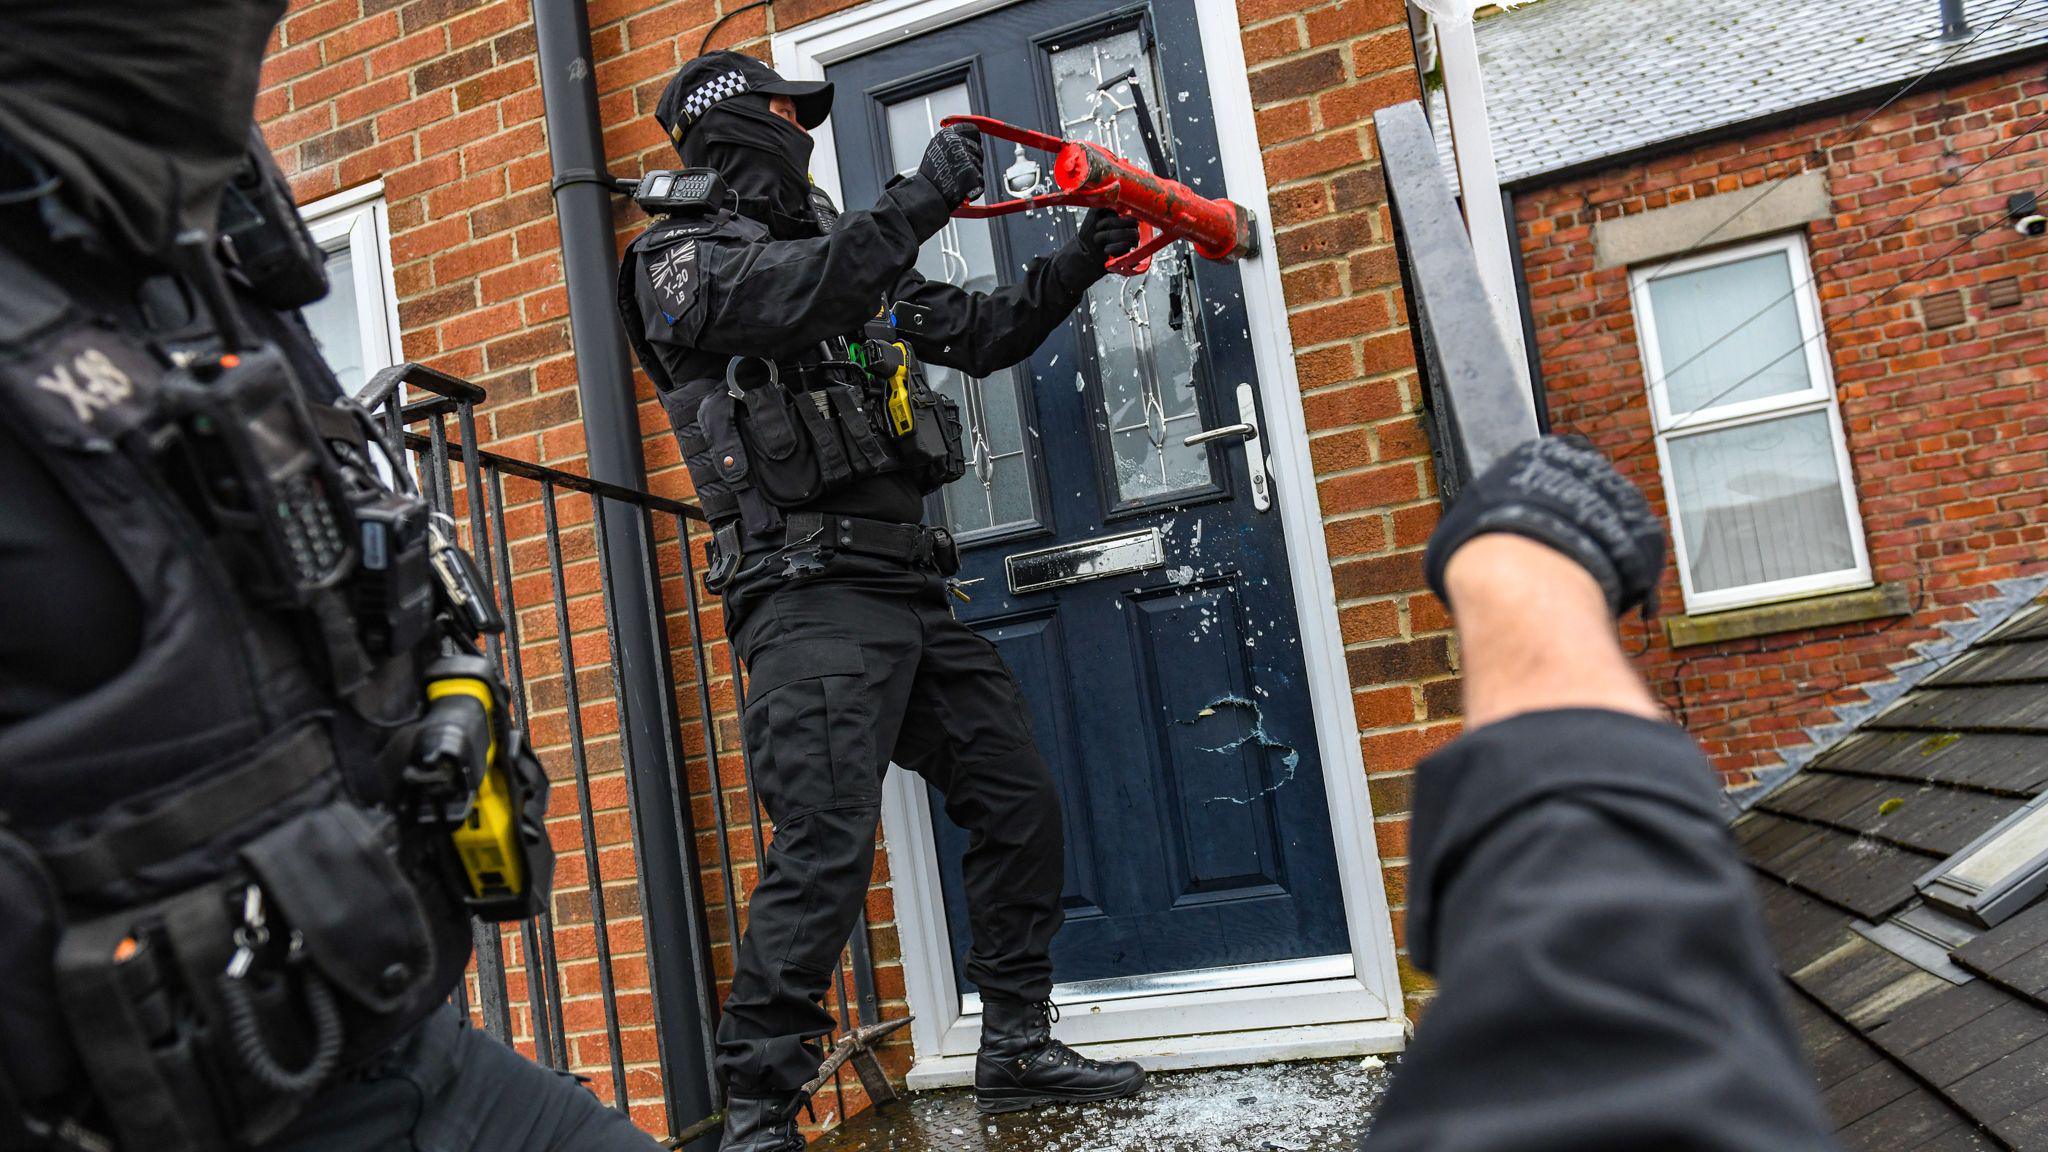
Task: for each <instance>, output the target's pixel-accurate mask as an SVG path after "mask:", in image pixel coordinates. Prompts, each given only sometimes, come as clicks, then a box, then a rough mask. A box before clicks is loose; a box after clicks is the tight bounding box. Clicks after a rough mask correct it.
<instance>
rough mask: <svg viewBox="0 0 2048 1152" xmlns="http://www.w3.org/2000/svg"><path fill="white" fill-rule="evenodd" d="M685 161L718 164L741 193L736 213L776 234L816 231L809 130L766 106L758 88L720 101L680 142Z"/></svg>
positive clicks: (727, 182) (788, 235)
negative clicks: (755, 90) (812, 207)
mask: <svg viewBox="0 0 2048 1152" xmlns="http://www.w3.org/2000/svg"><path fill="white" fill-rule="evenodd" d="M678 151H679V152H680V153H681V154H682V158H683V163H684V164H687V165H690V166H692V167H696V166H698V165H703V166H706V167H710V168H716V169H718V174H719V175H720V176H722V177H724V178H725V186H726V187H727V188H729V189H731V190H732V192H733V194H734V195H736V196H738V197H739V201H740V215H742V216H746V217H748V218H750V219H753V220H758V221H760V222H761V223H763V224H766V225H767V226H768V230H769V232H770V233H771V234H772V235H773V236H774V237H775V238H776V239H778V240H794V239H798V238H801V237H804V236H815V235H817V234H818V225H817V222H816V221H815V220H814V219H813V218H812V216H811V177H810V170H811V136H810V133H808V132H805V131H804V130H803V129H801V128H799V127H797V126H796V125H794V124H791V123H790V122H789V121H787V120H784V119H783V118H782V117H780V116H777V115H776V114H775V113H773V112H770V111H769V110H768V98H767V97H766V96H762V95H760V94H758V93H748V94H746V95H741V96H734V97H732V98H730V99H727V100H723V101H720V102H719V103H718V104H716V105H714V106H713V107H712V108H711V110H710V111H708V112H706V113H705V114H704V116H703V118H702V119H700V120H698V121H697V123H696V125H695V126H694V127H692V128H691V129H690V131H689V134H688V135H686V136H684V137H683V142H682V145H681V146H680V147H679V148H678Z"/></svg>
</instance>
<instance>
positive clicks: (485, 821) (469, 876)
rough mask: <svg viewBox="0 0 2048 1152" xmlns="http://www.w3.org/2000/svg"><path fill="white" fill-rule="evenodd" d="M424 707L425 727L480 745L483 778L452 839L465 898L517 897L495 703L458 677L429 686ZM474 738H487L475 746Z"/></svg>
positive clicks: (473, 680)
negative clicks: (457, 733) (463, 735)
mask: <svg viewBox="0 0 2048 1152" xmlns="http://www.w3.org/2000/svg"><path fill="white" fill-rule="evenodd" d="M427 701H428V724H429V725H430V726H431V725H435V724H436V723H437V722H438V723H443V724H446V725H448V726H449V727H451V728H455V729H462V730H467V732H468V733H470V734H471V737H470V742H471V747H472V749H473V748H474V744H475V743H482V744H483V745H484V749H483V751H484V763H483V777H482V779H481V780H479V781H478V782H477V785H476V793H475V796H474V798H473V800H472V801H471V803H470V805H469V813H468V815H467V816H465V817H464V818H463V820H462V822H461V823H460V824H458V825H456V827H455V831H454V832H453V833H452V834H451V839H452V840H453V841H454V844H455V855H456V858H457V859H459V860H460V861H461V862H462V871H463V875H464V878H465V879H466V880H467V881H468V884H469V895H470V897H471V898H472V899H475V900H499V899H504V898H507V897H517V896H519V895H520V894H521V893H523V892H525V891H526V869H525V865H524V856H523V855H522V853H521V850H520V841H519V814H518V812H517V811H516V808H515V805H514V802H513V796H512V785H511V782H510V781H509V780H508V779H507V778H506V774H505V765H504V763H503V762H502V761H501V759H500V758H499V752H500V749H499V747H498V701H497V698H496V696H495V695H494V694H493V692H492V690H491V685H490V684H489V683H487V682H486V681H484V680H483V679H482V678H480V677H477V676H469V675H462V674H459V673H457V674H451V675H444V676H440V677H438V678H435V679H433V680H430V681H428V683H427ZM479 733H487V735H484V738H483V739H482V740H481V741H477V740H475V735H476V734H479ZM472 754H474V753H473V751H472Z"/></svg>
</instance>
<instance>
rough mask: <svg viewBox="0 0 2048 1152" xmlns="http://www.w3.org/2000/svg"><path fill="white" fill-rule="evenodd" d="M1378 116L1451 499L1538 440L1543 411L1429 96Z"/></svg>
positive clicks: (1429, 411) (1434, 446) (1432, 425)
mask: <svg viewBox="0 0 2048 1152" xmlns="http://www.w3.org/2000/svg"><path fill="white" fill-rule="evenodd" d="M1373 124H1374V127H1375V128H1377V130H1378V133H1379V142H1380V160H1381V164H1382V165H1383V166H1384V168H1385V171H1386V178H1387V204H1388V208H1389V210H1390V212H1391V213H1392V216H1393V224H1394V247H1395V251H1396V252H1397V253H1398V255H1399V259H1400V265H1401V284H1402V287H1403V288H1404V289H1405V290H1406V293H1407V297H1408V312H1409V316H1410V324H1409V329H1408V330H1409V333H1410V335H1411V336H1412V337H1413V339H1414V341H1415V362H1416V364H1417V365H1418V366H1419V367H1420V369H1421V372H1422V382H1423V410H1424V414H1425V416H1426V419H1425V421H1424V424H1425V426H1426V427H1427V428H1428V429H1429V442H1430V451H1431V454H1432V455H1433V456H1435V458H1436V475H1437V486H1438V488H1439V490H1440V491H1441V492H1442V494H1443V497H1444V499H1445V500H1446V501H1449V500H1450V499H1452V498H1453V497H1455V496H1456V495H1457V491H1458V486H1459V485H1460V484H1461V483H1463V482H1464V481H1466V480H1468V479H1470V478H1471V477H1473V476H1475V475H1477V474H1479V473H1481V472H1484V471H1485V470H1486V468H1487V466H1488V465H1491V464H1492V463H1493V462H1494V461H1495V460H1498V459H1499V458H1500V457H1501V456H1503V455H1504V454H1506V453H1507V452H1508V450H1509V449H1511V448H1513V447H1514V446H1515V445H1517V444H1520V443H1523V442H1524V441H1527V440H1533V439H1535V438H1536V435H1537V428H1536V416H1535V412H1534V411H1533V409H1532V408H1531V406H1530V404H1529V400H1528V397H1527V396H1526V395H1525V394H1524V393H1523V384H1522V377H1521V373H1520V372H1518V371H1517V370H1516V368H1515V363H1514V361H1513V360H1512V359H1511V358H1510V356H1509V353H1508V345H1507V342H1506V341H1505V340H1504V339H1503V338H1502V337H1501V332H1500V328H1499V327H1498V325H1497V323H1496V321H1495V319H1494V313H1493V309H1492V307H1491V306H1490V304H1489V303H1488V301H1487V298H1486V288H1485V285H1484V283H1483V282H1482V281H1481V279H1480V276H1479V261H1478V259H1477V258H1476V257H1474V256H1473V254H1472V240H1471V238H1470V237H1469V236H1468V235H1466V232H1465V221H1464V218H1463V216H1462V215H1461V214H1460V213H1459V212H1458V205H1457V201H1456V200H1454V199H1453V198H1452V196H1451V187H1450V183H1449V181H1447V180H1445V179H1444V173H1443V167H1442V165H1441V163H1440V162H1439V159H1438V155H1437V149H1436V139H1435V137H1434V136H1433V135H1432V134H1431V132H1430V129H1429V119H1428V117H1427V115H1425V114H1424V112H1423V109H1422V105H1421V104H1419V103H1416V102H1414V101H1410V102H1408V103H1406V104H1396V105H1394V106H1393V107H1391V108H1382V109H1380V110H1379V111H1378V112H1377V113H1375V114H1374V116H1373Z"/></svg>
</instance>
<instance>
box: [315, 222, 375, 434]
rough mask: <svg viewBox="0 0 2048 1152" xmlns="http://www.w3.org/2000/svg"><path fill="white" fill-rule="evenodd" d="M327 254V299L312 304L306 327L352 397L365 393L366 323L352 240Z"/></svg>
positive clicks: (325, 297)
mask: <svg viewBox="0 0 2048 1152" xmlns="http://www.w3.org/2000/svg"><path fill="white" fill-rule="evenodd" d="M326 251H327V284H328V288H327V295H326V296H323V297H321V298H320V299H318V300H315V301H314V302H313V303H311V304H308V305H307V306H306V307H305V309H304V313H305V317H306V325H307V326H308V327H310V328H311V329H312V330H313V339H314V340H315V341H317V342H318V343H319V345H320V358H321V359H323V360H325V361H327V366H328V367H329V368H332V369H334V375H335V376H336V377H337V378H338V379H339V380H340V381H341V386H342V388H343V389H344V390H346V391H347V392H348V393H349V394H350V395H351V396H353V395H354V394H356V393H357V392H360V391H362V390H363V384H364V383H365V380H364V378H363V322H362V314H361V312H360V311H359V305H358V303H357V301H356V258H355V256H354V254H352V253H351V252H350V251H349V246H348V237H346V236H344V237H342V238H341V239H340V240H338V241H336V242H335V244H334V246H333V247H332V248H329V249H327V250H326Z"/></svg>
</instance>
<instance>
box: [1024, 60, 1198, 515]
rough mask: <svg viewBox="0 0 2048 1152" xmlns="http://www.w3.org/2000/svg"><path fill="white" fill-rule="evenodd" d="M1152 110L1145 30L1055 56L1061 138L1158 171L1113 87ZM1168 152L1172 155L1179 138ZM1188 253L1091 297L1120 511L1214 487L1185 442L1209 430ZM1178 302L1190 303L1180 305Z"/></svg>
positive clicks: (1112, 281) (1116, 280)
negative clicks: (1199, 385)
mask: <svg viewBox="0 0 2048 1152" xmlns="http://www.w3.org/2000/svg"><path fill="white" fill-rule="evenodd" d="M1134 70H1135V73H1134V74H1135V76H1136V79H1137V82H1138V83H1139V84H1140V85H1142V86H1144V88H1145V98H1146V103H1147V105H1148V106H1149V107H1151V108H1153V109H1157V108H1159V107H1160V103H1161V102H1160V99H1159V84H1158V82H1157V80H1156V79H1155V76H1156V75H1157V73H1156V71H1155V70H1154V68H1153V67H1152V60H1151V55H1150V53H1149V52H1147V50H1146V48H1145V45H1144V41H1143V40H1142V39H1141V38H1140V36H1139V32H1138V29H1136V28H1130V29H1126V30H1124V31H1121V32H1115V33H1112V34H1110V35H1108V36H1103V37H1101V38H1099V39H1095V40H1090V41H1087V42H1086V43H1082V44H1074V45H1069V46H1067V47H1065V48H1061V49H1059V50H1058V51H1056V52H1054V53H1053V54H1052V75H1053V86H1054V89H1055V93H1056V99H1057V100H1058V102H1059V114H1060V135H1062V136H1064V137H1066V138H1067V139H1070V140H1088V141H1092V142H1094V143H1096V144H1100V145H1102V146H1103V147H1104V148H1107V149H1109V150H1110V151H1112V152H1115V153H1116V154H1117V155H1119V156H1124V157H1127V158H1129V159H1130V160H1132V161H1133V162H1134V163H1137V164H1141V165H1145V166H1147V167H1149V166H1150V161H1149V160H1148V159H1147V158H1146V155H1145V143H1144V137H1143V135H1142V134H1141V133H1140V130H1139V127H1138V115H1139V113H1138V108H1137V102H1136V101H1135V100H1133V99H1132V97H1131V88H1130V85H1129V84H1127V83H1126V84H1116V83H1112V84H1110V85H1109V87H1107V88H1104V86H1103V85H1104V82H1105V81H1113V80H1114V79H1115V78H1117V77H1119V76H1123V75H1126V74H1132V73H1133V72H1134ZM1162 135H1163V136H1165V137H1166V139H1164V140H1163V141H1162V146H1163V147H1165V148H1166V149H1167V150H1168V154H1169V155H1170V154H1171V149H1172V139H1171V133H1162ZM1186 261H1187V253H1186V246H1185V245H1180V244H1176V245H1173V246H1171V247H1169V248H1167V249H1166V251H1164V252H1162V253H1161V254H1160V255H1159V256H1158V257H1156V258H1154V259H1153V261H1152V269H1151V271H1149V272H1147V273H1146V274H1144V275H1143V276H1109V277H1105V278H1104V279H1103V280H1101V281H1099V282H1098V283H1097V284H1096V285H1095V286H1094V287H1093V288H1090V289H1089V290H1088V321H1089V329H1090V331H1091V332H1092V333H1093V336H1094V340H1095V367H1096V372H1097V374H1098V376H1099V382H1100V384H1101V389H1100V394H1101V397H1102V410H1101V412H1100V414H1099V415H1098V416H1097V417H1096V419H1097V421H1098V422H1099V424H1100V425H1101V426H1102V429H1103V431H1104V432H1105V433H1106V434H1107V438H1108V442H1109V449H1110V453H1111V457H1112V459H1113V461H1114V463H1115V471H1116V484H1117V503H1119V504H1129V503H1134V502H1137V501H1149V500H1154V499H1158V498H1160V497H1164V496H1168V495H1171V494H1173V493H1176V492H1184V491H1188V490H1190V489H1197V488H1206V487H1208V486H1210V485H1211V484H1212V483H1214V481H1215V477H1214V476H1213V475H1212V473H1211V471H1210V465H1209V453H1208V450H1207V449H1205V448H1202V447H1199V446H1198V447H1194V448H1189V447H1187V446H1186V445H1184V444H1182V443H1181V439H1182V438H1183V437H1185V436H1187V435H1189V434H1190V433H1193V432H1199V431H1201V429H1202V415H1201V411H1200V408H1199V405H1198V404H1197V403H1196V393H1195V387H1196V383H1195V352H1196V346H1195V332H1196V330H1197V327H1198V324H1197V322H1196V315H1195V309H1194V308H1193V307H1192V306H1191V301H1190V300H1189V299H1188V293H1189V292H1190V285H1189V277H1188V265H1187V262H1186ZM1176 295H1179V296H1181V297H1182V299H1180V300H1178V301H1176V300H1175V299H1174V297H1175V296H1176Z"/></svg>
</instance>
